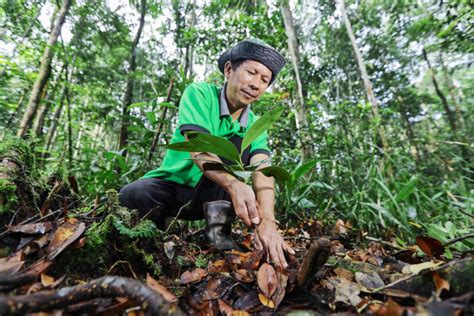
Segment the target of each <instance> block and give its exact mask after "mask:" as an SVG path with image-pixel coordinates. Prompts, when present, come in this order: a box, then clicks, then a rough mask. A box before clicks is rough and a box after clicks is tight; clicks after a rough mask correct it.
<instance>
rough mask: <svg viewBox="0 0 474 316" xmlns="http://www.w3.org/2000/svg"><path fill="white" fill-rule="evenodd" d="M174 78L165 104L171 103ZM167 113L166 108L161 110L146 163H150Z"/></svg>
mask: <svg viewBox="0 0 474 316" xmlns="http://www.w3.org/2000/svg"><path fill="white" fill-rule="evenodd" d="M173 84H174V78H171V81H170V85H169V87H168V94H167V96H166V102H170V101H171V91H172V90H173ZM167 112H168V107H165V108H164V109H163V112H162V114H161V119H160V125H158V128H157V129H156V133H155V137H153V142H152V143H151V147H150V152H149V153H148V161H151V159H152V158H153V153H154V152H155V149H156V145H157V144H158V140H159V139H160V134H161V131H162V130H163V124H164V122H165V119H166V113H167Z"/></svg>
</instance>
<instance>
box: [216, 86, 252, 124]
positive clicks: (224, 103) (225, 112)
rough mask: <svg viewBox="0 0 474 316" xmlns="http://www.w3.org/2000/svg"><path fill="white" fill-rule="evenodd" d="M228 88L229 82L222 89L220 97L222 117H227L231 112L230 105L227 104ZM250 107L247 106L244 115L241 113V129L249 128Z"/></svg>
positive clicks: (243, 111)
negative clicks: (226, 90)
mask: <svg viewBox="0 0 474 316" xmlns="http://www.w3.org/2000/svg"><path fill="white" fill-rule="evenodd" d="M226 87H227V82H226V83H225V84H224V87H222V89H221V93H220V96H219V110H220V116H221V117H222V116H226V115H230V112H229V105H228V104H227V100H226V98H225V89H226ZM249 111H250V109H249V106H248V105H247V106H246V107H245V108H244V109H243V110H242V113H240V117H239V123H240V127H243V128H247V123H248V121H249Z"/></svg>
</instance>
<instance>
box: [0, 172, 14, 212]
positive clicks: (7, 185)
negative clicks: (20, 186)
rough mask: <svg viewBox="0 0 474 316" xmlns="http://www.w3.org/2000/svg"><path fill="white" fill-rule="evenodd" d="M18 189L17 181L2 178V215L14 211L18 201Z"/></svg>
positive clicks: (0, 206) (0, 207) (0, 184)
mask: <svg viewBox="0 0 474 316" xmlns="http://www.w3.org/2000/svg"><path fill="white" fill-rule="evenodd" d="M0 172H1V171H0ZM16 190H17V186H16V184H15V183H13V182H11V181H10V180H8V179H0V201H1V203H0V215H2V214H4V213H7V212H12V213H13V206H14V205H15V204H16V203H18V197H17V196H16Z"/></svg>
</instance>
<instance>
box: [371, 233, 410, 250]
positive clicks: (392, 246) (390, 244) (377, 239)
mask: <svg viewBox="0 0 474 316" xmlns="http://www.w3.org/2000/svg"><path fill="white" fill-rule="evenodd" d="M365 239H367V240H370V241H376V242H379V243H381V244H382V245H385V246H388V247H391V248H395V249H398V250H404V249H405V248H403V247H401V246H399V245H397V244H392V243H389V242H388V241H385V240H382V239H379V238H375V237H370V236H367V237H365Z"/></svg>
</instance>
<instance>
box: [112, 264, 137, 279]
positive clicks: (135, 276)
mask: <svg viewBox="0 0 474 316" xmlns="http://www.w3.org/2000/svg"><path fill="white" fill-rule="evenodd" d="M118 264H127V265H128V268H129V269H130V271H131V272H132V274H133V277H134V278H135V279H138V277H137V275H136V274H135V271H133V269H132V265H131V264H130V262H129V261H125V260H119V261H117V262H115V263H114V264H113V265H112V266H111V267H110V269H109V270H108V271H107V274H109V273H110V272H111V271H112V270H113V269H114V268H115V266H116V265H118Z"/></svg>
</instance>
